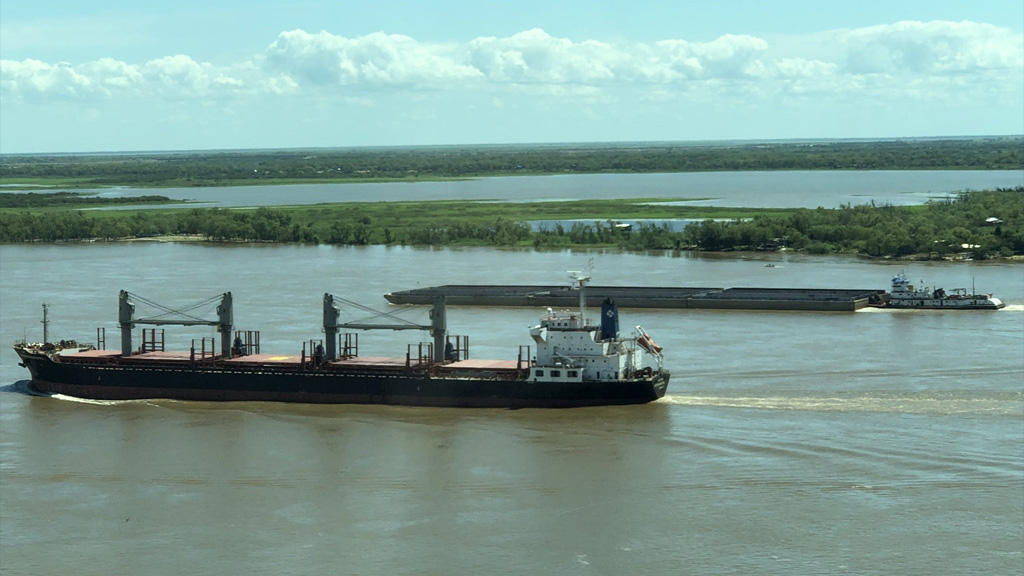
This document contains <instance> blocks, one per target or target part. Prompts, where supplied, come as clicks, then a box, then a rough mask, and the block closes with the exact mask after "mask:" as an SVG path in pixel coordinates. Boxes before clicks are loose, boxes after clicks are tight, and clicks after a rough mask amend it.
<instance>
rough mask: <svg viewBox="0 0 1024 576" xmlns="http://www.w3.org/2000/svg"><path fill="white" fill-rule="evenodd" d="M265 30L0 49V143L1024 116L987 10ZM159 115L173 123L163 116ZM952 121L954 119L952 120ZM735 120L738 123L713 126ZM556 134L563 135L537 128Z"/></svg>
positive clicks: (713, 132) (982, 120)
mask: <svg viewBox="0 0 1024 576" xmlns="http://www.w3.org/2000/svg"><path fill="white" fill-rule="evenodd" d="M267 40H268V41H269V44H266V48H265V49H264V50H263V51H262V52H260V53H257V54H252V55H251V56H245V57H241V58H237V59H236V61H234V62H230V61H229V62H222V63H219V64H214V63H211V62H206V61H202V60H201V59H198V58H196V57H194V56H191V55H188V54H184V53H177V52H172V53H171V54H169V55H165V56H162V57H157V58H153V59H148V58H147V59H141V58H140V60H139V61H134V62H132V61H123V60H117V59H113V58H99V59H91V60H88V61H85V62H79V63H66V62H45V61H42V60H40V59H25V60H20V61H16V60H0V98H2V101H3V106H2V108H0V114H2V115H3V118H4V119H5V121H4V125H3V131H2V132H0V142H3V143H5V144H6V145H8V146H14V147H18V146H21V147H27V146H36V147H40V148H53V149H62V148H61V147H60V145H58V144H51V143H49V142H47V141H45V138H47V137H49V138H53V139H57V140H59V139H62V138H65V136H64V135H63V134H64V133H65V131H64V130H63V127H64V126H72V124H73V122H75V121H80V119H81V118H82V117H83V116H84V114H83V111H84V110H91V111H94V112H92V113H91V114H92V115H93V117H94V118H95V119H96V121H97V122H98V123H105V124H108V125H111V124H116V125H118V126H120V128H119V129H118V130H113V131H112V133H114V132H117V133H120V132H119V131H124V132H127V131H129V130H134V131H137V132H140V133H142V132H148V134H153V133H154V132H156V133H159V136H157V137H159V138H161V139H164V138H167V136H166V133H165V132H163V131H164V130H166V129H169V128H168V127H171V126H173V127H174V129H175V130H177V131H178V132H180V140H181V142H191V141H192V140H189V139H190V138H202V140H201V141H199V142H195V143H193V144H191V145H192V146H207V145H209V144H210V142H212V141H209V142H208V141H207V140H208V139H209V138H220V139H221V140H222V141H223V142H230V141H232V138H234V137H235V136H234V134H242V133H248V132H255V131H258V130H263V131H264V134H265V137H264V138H265V139H264V145H267V146H274V145H276V144H275V142H277V139H278V138H281V137H282V136H281V135H282V134H285V135H288V134H292V136H291V137H292V138H293V139H294V140H295V143H296V144H297V145H299V144H301V142H300V141H299V139H300V138H307V137H308V135H309V134H311V133H314V132H317V131H319V133H321V134H323V135H322V136H321V138H322V139H323V141H324V142H325V143H327V144H329V145H330V144H331V143H332V142H333V143H336V142H337V140H336V139H338V138H348V139H349V140H347V141H352V139H354V138H357V137H361V138H363V143H382V142H381V141H380V140H393V141H403V140H405V141H408V139H409V137H407V136H405V134H407V133H408V134H412V133H416V130H419V133H418V134H419V135H418V136H416V137H415V138H419V141H420V142H427V143H429V142H431V141H435V139H440V140H445V139H451V138H467V137H468V138H473V139H476V140H478V141H500V140H507V139H508V138H523V137H524V136H522V135H526V136H525V137H526V139H533V140H544V139H549V140H550V139H557V140H563V141H565V140H572V139H579V138H589V137H593V136H594V135H607V138H609V139H622V138H631V137H633V136H631V135H634V134H635V135H636V136H637V137H638V138H639V139H652V138H669V139H671V138H680V137H692V136H693V135H695V134H697V132H696V131H695V130H697V128H695V127H698V126H701V127H704V128H701V129H704V130H707V131H708V133H705V134H703V137H726V136H728V137H738V136H742V135H743V134H751V132H750V131H751V130H758V129H759V128H757V126H759V125H763V126H773V127H775V126H783V127H784V129H785V130H786V131H787V132H786V136H781V135H780V137H788V136H790V135H796V136H804V135H806V134H820V133H823V131H825V130H831V128H827V127H826V128H823V127H822V126H823V125H825V124H827V126H840V125H843V122H847V124H849V125H851V126H853V128H852V130H853V133H855V134H858V135H863V134H864V132H865V131H869V130H870V131H874V132H876V133H878V134H892V133H897V134H898V133H900V132H899V130H905V131H906V132H907V133H914V134H919V133H922V132H923V133H924V134H925V135H934V134H943V133H947V134H948V133H953V132H960V133H975V134H976V133H1006V132H1007V131H1014V132H1016V131H1019V130H1020V129H1021V126H1024V125H1022V123H1021V122H1022V119H1024V116H1022V115H1021V113H1020V103H1021V102H1022V101H1024V37H1022V35H1021V34H1019V33H1014V32H1012V31H1010V30H1009V29H1007V28H1003V27H999V26H994V25H991V24H978V23H972V22H898V23H895V24H888V25H884V26H872V27H868V28H860V29H854V30H834V31H827V32H817V33H814V34H807V35H803V36H800V37H795V38H794V37H787V38H780V39H776V40H773V41H772V42H769V41H767V40H765V39H763V38H758V37H755V36H748V35H733V34H726V35H723V36H720V37H718V38H716V39H713V40H710V41H707V42H693V41H689V40H686V39H681V38H668V39H664V40H661V41H657V42H647V43H630V42H622V41H616V42H607V41H600V40H593V39H589V40H579V39H569V38H561V37H557V36H553V35H551V34H549V33H548V32H545V31H544V30H541V29H539V28H534V29H529V30H525V31H523V32H520V33H518V34H513V35H510V36H506V37H478V38H474V39H471V40H467V41H465V42H461V43H427V42H420V41H417V40H416V39H414V38H411V37H409V36H403V35H399V34H386V33H383V32H377V33H373V34H367V35H364V36H358V37H354V38H347V37H344V36H340V35H336V34H332V33H329V32H326V31H321V32H317V33H309V32H306V31H303V30H291V31H285V32H280V33H279V34H278V35H277V37H276V38H268V39H267ZM773 43H774V44H775V45H773ZM228 52H229V53H230V50H228ZM880 113H881V114H880ZM60 114H63V115H62V116H60V123H59V126H61V129H60V130H49V131H46V133H47V134H49V136H47V135H45V134H44V136H40V137H38V139H42V140H39V141H42V142H43V143H42V144H26V142H30V139H31V138H32V137H33V135H34V134H36V133H42V132H43V131H39V130H37V129H36V127H37V126H40V125H42V124H44V123H46V122H49V123H50V124H58V121H57V120H56V119H57V118H58V116H59V115H60ZM786 114H788V116H786ZM783 116H785V122H783V120H780V118H782V117H783ZM154 118H161V119H165V120H166V121H165V122H163V123H162V124H160V126H159V128H158V129H154V128H153V119H154ZM252 118H260V121H259V122H252V121H251V119H252ZM805 118H806V121H804V125H805V127H804V128H799V127H797V124H799V122H800V121H802V120H801V119H805ZM232 119H246V120H244V121H243V120H237V122H238V123H237V124H230V121H232ZM403 119H405V120H408V119H416V121H417V122H416V123H412V122H408V121H403ZM886 119H887V120H886ZM954 119H955V121H956V122H957V123H956V124H955V126H956V128H955V129H953V131H951V129H949V128H945V127H946V126H953V125H954V124H952V122H953V121H954ZM861 120H863V122H861ZM794 121H795V122H794ZM871 122H873V124H870V125H869V123H871ZM900 122H903V124H902V125H905V126H913V128H912V129H901V128H899V127H898V126H897V125H898V124H899V123H900ZM417 123H418V124H422V126H420V127H417V126H414V125H413V124H417ZM297 125H303V126H304V127H305V128H304V129H303V130H301V131H296V130H295V129H294V127H295V126H297ZM12 126H19V128H12ZM729 126H732V127H731V128H730V129H731V130H732V132H726V131H723V130H721V129H720V128H728V127H729ZM751 126H753V128H750V127H751ZM790 126H794V127H792V128H791V127H790ZM871 126H874V128H871ZM922 126H923V127H925V128H921V127H922ZM964 126H967V127H968V128H963V127H964ZM360 130H362V132H361V133H360V132H359V131H360ZM502 130H504V132H501V131H502ZM761 130H763V129H761ZM58 132H59V134H58ZM84 132H89V130H85V131H84ZM548 132H550V133H557V134H556V135H554V136H548V137H544V136H541V134H542V133H543V134H546V133H548ZM90 133H91V132H90ZM199 134H202V135H203V136H198V135H199ZM358 134H363V135H362V136H358ZM367 134H369V136H367ZM492 134H493V135H492ZM502 134H516V135H520V136H505V137H503V136H502ZM533 134H536V135H537V136H531V135H533ZM467 135H469V136H467ZM581 135H582V136H581ZM837 135H840V136H841V135H844V134H837ZM119 137H120V136H116V135H112V136H111V139H114V138H119ZM237 137H238V138H243V136H237ZM602 137H604V136H602ZM138 138H139V139H145V138H150V139H151V138H154V137H152V136H149V135H145V136H139V137H138ZM221 140H218V141H221ZM440 140H437V141H440ZM33 142H34V141H33ZM8 143H9V144H8ZM250 143H251V141H249V140H246V141H245V143H239V144H235V145H234V146H235V147H238V146H240V145H242V146H244V145H249V144H250ZM384 143H386V142H384ZM88 145H89V146H94V145H98V144H91V143H90V144H88ZM183 145H184V144H183ZM111 146H115V147H119V148H122V149H130V148H132V147H133V145H132V144H122V145H111ZM163 146H166V145H164V144H161V145H160V147H163ZM140 147H142V148H147V147H148V148H153V147H154V145H152V144H147V145H141V146H140Z"/></svg>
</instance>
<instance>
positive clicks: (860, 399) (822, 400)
mask: <svg viewBox="0 0 1024 576" xmlns="http://www.w3.org/2000/svg"><path fill="white" fill-rule="evenodd" d="M658 402H659V403H662V404H670V405H677V406H705V407H717V408H746V409H756V410H803V411H818V412H878V413H897V414H922V415H949V414H967V415H977V416H997V417H998V416H1013V417H1018V418H1019V417H1022V416H1024V396H1022V394H1021V393H1017V392H1012V393H1002V394H992V395H986V396H972V397H957V396H955V395H951V394H946V393H942V394H929V393H907V394H865V395H857V396H719V395H706V396H698V395H682V394H669V395H667V396H665V397H664V398H662V399H660V400H658Z"/></svg>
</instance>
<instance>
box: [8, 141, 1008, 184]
mask: <svg viewBox="0 0 1024 576" xmlns="http://www.w3.org/2000/svg"><path fill="white" fill-rule="evenodd" d="M1022 167H1024V138H1022V137H990V138H977V139H966V138H965V139H946V140H941V139H936V140H892V141H881V142H865V141H831V142H829V141H826V142H768V143H722V142H717V143H711V144H694V143H676V144H653V143H652V144H630V145H621V144H620V145H609V144H589V145H520V146H474V147H459V146H433V147H412V148H355V149H313V150H278V151H242V152H237V151H236V152H202V153H191V152H180V153H163V154H142V153H139V154H123V155H121V154H97V155H3V156H0V179H3V180H8V181H10V182H17V181H22V182H29V181H33V182H47V181H56V182H66V183H68V184H74V185H75V186H79V187H98V186H109V185H122V186H137V187H145V186H182V187H187V186H223V185H231V184H259V183H261V182H266V183H269V182H278V183H279V182H281V181H299V182H302V181H353V180H355V181H359V180H368V181H371V180H382V179H387V180H396V179H397V180H416V179H427V178H464V177H474V176H495V175H509V174H559V173H576V174H592V173H609V172H693V171H747V170H933V169H946V170H957V169H973V170H1016V169H1020V168H1022Z"/></svg>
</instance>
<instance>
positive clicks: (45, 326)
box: [43, 304, 50, 344]
mask: <svg viewBox="0 0 1024 576" xmlns="http://www.w3.org/2000/svg"><path fill="white" fill-rule="evenodd" d="M49 308H50V305H49V304H43V344H46V343H47V342H49V341H50V337H49V328H50V320H49V319H48V318H47V317H46V312H47V311H48V310H49Z"/></svg>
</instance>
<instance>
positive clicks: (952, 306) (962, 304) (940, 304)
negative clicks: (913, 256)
mask: <svg viewBox="0 0 1024 576" xmlns="http://www.w3.org/2000/svg"><path fill="white" fill-rule="evenodd" d="M886 306H887V307H889V308H918V309H920V308H931V309H939V310H999V309H1000V308H1004V307H1006V304H1005V303H1004V302H1003V301H1002V300H1000V299H999V298H995V297H993V296H992V295H991V294H968V293H967V290H966V289H965V288H954V289H953V290H952V293H947V292H946V291H945V290H943V289H942V288H935V289H932V288H929V287H927V286H919V287H915V286H914V285H913V284H911V283H910V280H908V279H907V275H906V274H903V273H902V272H901V273H900V274H897V275H896V276H894V277H893V279H892V288H891V290H890V292H889V295H888V302H887V304H886Z"/></svg>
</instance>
